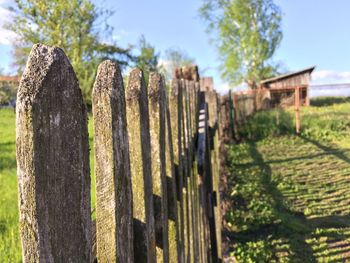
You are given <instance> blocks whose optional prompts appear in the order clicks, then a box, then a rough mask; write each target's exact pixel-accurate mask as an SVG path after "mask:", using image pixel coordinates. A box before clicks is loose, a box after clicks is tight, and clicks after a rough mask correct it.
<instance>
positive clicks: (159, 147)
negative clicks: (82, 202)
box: [148, 73, 169, 262]
mask: <svg viewBox="0 0 350 263" xmlns="http://www.w3.org/2000/svg"><path fill="white" fill-rule="evenodd" d="M163 84H164V83H163V78H162V76H161V75H160V74H158V73H151V75H150V80H149V86H148V87H149V88H148V91H149V92H148V97H149V118H150V134H151V148H152V149H151V151H152V154H151V155H152V176H153V198H154V210H155V211H154V213H155V227H156V241H157V258H158V261H163V262H169V239H168V237H169V233H168V227H169V224H168V191H167V190H168V189H167V175H166V172H167V171H166V137H165V136H166V93H165V92H166V91H165V87H164V85H163Z"/></svg>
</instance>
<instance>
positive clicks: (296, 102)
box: [295, 87, 300, 134]
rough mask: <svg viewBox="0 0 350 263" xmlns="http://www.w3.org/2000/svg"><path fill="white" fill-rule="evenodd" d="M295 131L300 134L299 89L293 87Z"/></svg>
mask: <svg viewBox="0 0 350 263" xmlns="http://www.w3.org/2000/svg"><path fill="white" fill-rule="evenodd" d="M295 130H296V133H297V134H300V87H295Z"/></svg>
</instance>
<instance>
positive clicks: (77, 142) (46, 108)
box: [17, 44, 222, 263]
mask: <svg viewBox="0 0 350 263" xmlns="http://www.w3.org/2000/svg"><path fill="white" fill-rule="evenodd" d="M128 80H129V81H128V85H127V87H126V89H125V90H124V84H123V79H122V76H121V72H120V69H119V67H118V65H117V64H116V63H114V62H112V61H104V62H103V63H102V64H101V65H100V66H99V68H98V71H97V76H96V81H95V85H94V88H93V94H92V102H93V104H92V109H93V110H92V113H93V121H94V146H95V147H94V148H95V175H96V197H97V198H96V229H97V230H96V240H92V237H91V236H92V235H91V232H92V227H91V226H92V225H93V224H92V219H91V214H90V211H91V208H90V170H89V169H90V168H89V148H88V134H87V113H86V109H85V105H84V103H83V101H82V96H81V91H80V89H79V86H78V82H77V80H76V77H75V74H74V71H73V69H72V67H71V65H70V63H69V61H68V59H67V58H66V57H65V55H64V53H63V51H62V50H60V49H58V48H52V47H47V46H44V45H40V44H39V45H36V46H34V47H33V50H32V52H31V55H30V57H29V61H28V64H27V68H26V70H25V72H24V74H23V77H22V80H21V84H20V88H19V93H18V103H17V105H18V107H17V162H18V177H19V189H20V195H19V198H20V220H21V235H22V244H23V261H24V262H33V261H35V262H92V261H94V260H95V257H96V258H97V261H98V262H182V263H185V262H186V263H187V262H189V263H190V262H220V261H221V254H222V253H221V215H220V207H219V204H220V195H219V192H220V187H219V181H220V180H219V179H220V169H219V168H220V167H219V143H220V141H219V137H218V136H219V130H220V129H221V128H220V127H221V125H219V121H220V116H219V112H220V111H219V108H220V105H219V102H218V95H217V94H216V93H215V91H213V89H212V80H211V79H210V78H206V79H205V81H201V80H200V79H199V75H198V69H197V67H196V66H195V67H186V68H181V69H177V70H176V74H175V76H174V79H173V81H172V85H171V87H170V90H167V89H166V87H165V81H164V79H163V77H162V76H161V75H160V74H158V73H152V74H151V75H150V81H149V84H148V87H147V86H146V84H145V82H144V78H143V72H142V71H141V70H140V69H134V70H132V71H131V73H130V75H129V78H128ZM201 83H206V84H205V85H206V86H205V87H201ZM208 83H209V84H210V83H211V87H209V86H208V85H209V84H208ZM202 85H204V84H202ZM207 86H208V87H207ZM201 90H202V91H201ZM203 90H204V91H203ZM220 132H221V131H220ZM92 244H96V246H97V255H93V253H92V252H91V251H92Z"/></svg>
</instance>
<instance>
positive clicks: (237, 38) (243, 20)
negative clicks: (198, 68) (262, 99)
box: [199, 0, 282, 88]
mask: <svg viewBox="0 0 350 263" xmlns="http://www.w3.org/2000/svg"><path fill="white" fill-rule="evenodd" d="M203 1H204V3H203V5H202V6H201V8H200V10H199V11H200V14H201V17H202V18H204V19H205V20H206V21H207V22H208V31H209V32H210V33H213V36H214V38H213V40H214V42H215V43H216V44H217V47H218V50H219V55H220V57H221V60H222V64H221V71H222V76H223V78H224V79H226V80H227V81H229V82H230V83H231V84H240V83H242V82H243V81H244V82H246V83H247V84H248V85H249V86H250V87H252V88H256V87H257V85H258V83H259V81H260V80H261V79H264V78H267V77H271V76H272V75H273V74H275V73H276V70H277V68H278V66H277V65H274V64H273V62H272V61H271V58H272V56H273V54H274V53H275V51H276V48H277V47H278V46H279V44H280V42H281V40H282V29H281V19H282V15H281V10H280V8H279V7H278V6H277V5H275V4H274V2H273V0H203Z"/></svg>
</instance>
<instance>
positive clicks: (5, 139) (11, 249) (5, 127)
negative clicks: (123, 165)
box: [0, 109, 95, 263]
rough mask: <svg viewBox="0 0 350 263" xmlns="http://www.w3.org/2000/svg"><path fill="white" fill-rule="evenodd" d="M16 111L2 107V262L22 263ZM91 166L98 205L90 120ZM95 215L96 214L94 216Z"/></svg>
mask: <svg viewBox="0 0 350 263" xmlns="http://www.w3.org/2000/svg"><path fill="white" fill-rule="evenodd" d="M15 119H16V116H15V113H14V112H13V110H10V109H0V262H1V263H5V262H6V263H7V262H9V263H13V262H21V261H22V260H21V257H22V255H21V243H20V237H19V229H18V204H17V202H18V201H17V176H16V145H15V142H16V129H15ZM89 141H90V149H91V151H90V166H91V173H92V178H91V179H92V180H91V182H92V185H91V197H92V198H91V199H92V201H91V202H92V207H95V180H94V178H95V177H94V175H93V171H94V157H93V152H94V151H93V149H92V147H93V145H92V122H89ZM93 217H94V215H93Z"/></svg>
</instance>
